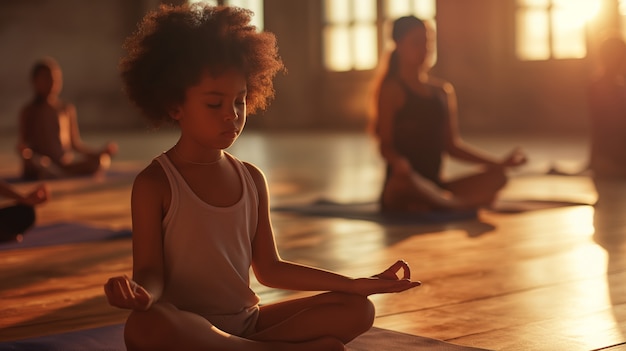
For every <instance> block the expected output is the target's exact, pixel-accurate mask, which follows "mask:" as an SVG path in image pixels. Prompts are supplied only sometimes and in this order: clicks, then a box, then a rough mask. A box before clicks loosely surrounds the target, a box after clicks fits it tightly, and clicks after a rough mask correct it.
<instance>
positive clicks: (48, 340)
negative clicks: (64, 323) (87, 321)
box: [0, 324, 126, 351]
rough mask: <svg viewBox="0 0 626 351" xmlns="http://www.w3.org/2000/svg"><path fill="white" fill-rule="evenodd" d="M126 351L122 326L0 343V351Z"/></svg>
mask: <svg viewBox="0 0 626 351" xmlns="http://www.w3.org/2000/svg"><path fill="white" fill-rule="evenodd" d="M13 350H23V351H126V346H125V345H124V324H113V325H109V326H106V327H100V328H92V329H84V330H78V331H73V332H68V333H61V334H53V335H46V336H39V337H35V338H28V339H21V340H15V341H5V342H0V351H13Z"/></svg>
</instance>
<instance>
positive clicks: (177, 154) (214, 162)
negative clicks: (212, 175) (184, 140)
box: [172, 145, 224, 166]
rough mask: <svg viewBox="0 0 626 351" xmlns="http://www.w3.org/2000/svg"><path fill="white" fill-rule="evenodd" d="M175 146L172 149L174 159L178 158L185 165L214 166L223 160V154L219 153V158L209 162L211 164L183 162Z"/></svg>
mask: <svg viewBox="0 0 626 351" xmlns="http://www.w3.org/2000/svg"><path fill="white" fill-rule="evenodd" d="M176 146H177V145H174V147H173V148H172V149H173V150H174V153H175V154H176V157H178V158H179V159H180V160H181V161H183V162H186V163H190V164H192V165H198V166H209V165H213V164H216V163H218V162H220V161H221V160H222V159H223V158H224V153H223V152H222V153H220V157H218V158H217V160H214V161H211V162H193V161H188V160H185V159H184V158H183V157H182V156H181V155H180V154H179V153H178V150H176Z"/></svg>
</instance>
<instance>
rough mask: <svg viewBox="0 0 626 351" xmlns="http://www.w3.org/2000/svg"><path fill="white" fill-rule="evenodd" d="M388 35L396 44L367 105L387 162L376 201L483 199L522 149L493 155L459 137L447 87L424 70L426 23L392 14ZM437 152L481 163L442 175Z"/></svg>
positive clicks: (458, 205) (402, 206)
mask: <svg viewBox="0 0 626 351" xmlns="http://www.w3.org/2000/svg"><path fill="white" fill-rule="evenodd" d="M392 39H393V41H394V42H395V44H396V47H395V50H394V51H393V52H392V53H391V55H390V56H389V61H388V66H387V67H386V71H385V72H384V76H383V77H382V79H381V80H380V82H378V87H377V93H378V96H377V99H376V112H375V113H376V127H375V129H376V135H375V136H376V138H377V141H378V142H379V145H380V151H381V154H382V156H383V158H384V159H385V161H386V162H387V177H386V180H385V184H384V187H383V191H382V194H381V197H380V204H381V209H382V210H383V211H388V212H428V211H433V210H439V211H455V210H474V209H478V208H479V207H483V206H490V205H491V203H492V202H493V201H494V199H495V198H496V195H497V193H498V192H499V191H500V189H501V188H502V187H503V186H504V185H505V184H506V181H507V179H506V175H505V170H506V168H508V167H515V166H519V165H522V164H524V163H525V162H526V156H525V155H524V154H523V153H522V152H521V151H520V150H517V149H516V150H514V151H513V152H511V153H510V154H509V155H508V156H507V157H505V158H504V159H501V160H499V159H495V158H493V157H491V156H489V155H486V154H484V153H482V152H479V151H478V150H476V149H474V148H472V147H470V146H469V145H467V144H466V143H464V142H463V140H462V139H461V137H460V135H459V132H458V128H457V116H456V114H457V110H456V96H455V93H454V88H453V87H452V85H451V84H450V83H448V82H444V81H441V80H439V79H437V78H434V77H432V76H431V75H430V74H429V72H428V70H429V68H430V66H429V62H428V59H429V54H430V45H431V44H430V41H429V29H428V28H427V26H426V23H424V22H423V21H422V20H420V19H419V18H417V17H415V16H406V17H400V18H398V19H397V20H395V21H394V23H393V29H392ZM381 67H382V66H381ZM444 154H448V155H449V156H451V157H453V158H456V159H458V160H461V161H464V162H469V163H474V164H479V165H482V166H483V167H484V169H483V170H480V171H479V172H476V173H475V174H472V175H469V176H466V177H462V178H459V179H454V180H451V181H449V180H443V179H441V175H440V173H441V165H442V160H443V157H444Z"/></svg>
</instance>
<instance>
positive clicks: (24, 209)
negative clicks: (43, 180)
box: [0, 180, 48, 242]
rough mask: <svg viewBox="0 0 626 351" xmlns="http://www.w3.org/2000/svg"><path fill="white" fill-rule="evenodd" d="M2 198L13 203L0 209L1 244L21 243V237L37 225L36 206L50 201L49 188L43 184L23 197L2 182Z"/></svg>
mask: <svg viewBox="0 0 626 351" xmlns="http://www.w3.org/2000/svg"><path fill="white" fill-rule="evenodd" d="M0 197H2V198H8V199H10V200H12V202H13V203H12V204H9V205H8V206H5V207H0V242H7V241H19V240H20V238H21V235H22V234H24V232H26V231H27V230H28V229H29V228H31V227H32V226H33V225H34V224H35V208H34V206H36V205H39V204H41V203H44V202H46V201H47V200H48V188H47V187H46V186H45V184H41V185H38V186H37V187H36V188H35V189H34V190H33V191H31V192H29V193H27V194H26V195H22V194H20V193H18V192H17V191H16V190H15V189H14V188H13V187H12V186H11V185H10V184H8V183H7V182H5V181H3V180H0Z"/></svg>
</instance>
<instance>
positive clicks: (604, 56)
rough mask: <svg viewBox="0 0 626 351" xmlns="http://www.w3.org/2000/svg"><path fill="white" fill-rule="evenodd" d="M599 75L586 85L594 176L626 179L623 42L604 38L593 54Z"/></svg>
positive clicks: (625, 46)
mask: <svg viewBox="0 0 626 351" xmlns="http://www.w3.org/2000/svg"><path fill="white" fill-rule="evenodd" d="M597 59H598V63H599V66H600V71H599V74H598V75H597V76H596V77H595V78H594V79H593V80H592V82H591V84H590V85H589V91H588V94H589V95H588V98H589V100H588V102H589V118H590V125H591V150H590V156H589V164H588V168H589V170H591V171H592V172H593V176H594V177H599V178H624V177H626V43H625V42H624V39H623V38H622V37H621V35H619V34H610V35H607V36H606V37H605V38H604V40H603V41H602V42H601V43H600V46H599V48H598V53H597Z"/></svg>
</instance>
